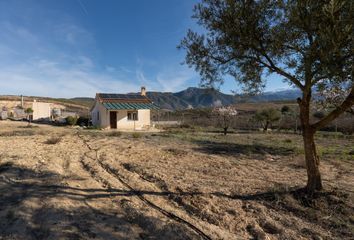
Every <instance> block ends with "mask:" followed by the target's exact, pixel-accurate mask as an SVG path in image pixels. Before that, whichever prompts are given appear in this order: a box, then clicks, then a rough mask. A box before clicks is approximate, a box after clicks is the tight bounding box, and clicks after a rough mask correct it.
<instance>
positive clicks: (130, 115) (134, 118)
mask: <svg viewBox="0 0 354 240" xmlns="http://www.w3.org/2000/svg"><path fill="white" fill-rule="evenodd" d="M128 120H129V121H137V120H138V112H128Z"/></svg>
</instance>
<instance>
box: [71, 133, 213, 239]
mask: <svg viewBox="0 0 354 240" xmlns="http://www.w3.org/2000/svg"><path fill="white" fill-rule="evenodd" d="M77 136H78V138H80V139H81V140H82V141H83V143H84V145H85V146H86V147H87V148H88V149H89V150H90V151H94V152H95V158H92V157H90V156H88V153H85V154H84V155H85V157H87V158H89V159H91V160H94V161H95V162H97V163H98V164H99V166H100V167H101V168H102V169H104V170H105V171H106V172H107V173H108V174H110V175H111V176H113V177H114V178H115V179H117V180H118V181H119V182H120V183H121V184H122V185H124V186H125V187H126V188H128V189H129V190H130V191H131V192H132V193H134V194H135V196H136V197H137V198H139V199H140V200H141V201H142V202H144V203H145V204H146V205H148V206H149V207H151V208H153V209H155V210H157V211H159V212H160V213H161V214H163V215H164V216H166V217H168V218H170V219H172V220H174V221H176V222H178V223H181V224H184V225H185V226H187V227H188V228H190V229H192V230H193V231H194V232H196V233H197V234H198V235H199V236H200V237H201V238H202V239H206V240H211V239H212V238H211V237H209V236H208V235H207V234H206V233H204V232H203V231H202V230H200V229H199V228H198V227H197V226H195V225H193V224H192V223H190V222H188V221H187V220H185V219H183V218H181V217H179V216H177V215H176V214H174V213H172V212H169V211H166V210H165V209H163V208H161V207H159V206H157V205H156V204H154V203H153V202H152V201H150V200H148V199H147V198H145V197H144V196H143V195H142V193H141V192H140V191H138V190H136V189H134V188H133V187H132V186H130V185H129V184H128V183H127V182H126V181H125V180H123V178H122V176H121V175H119V173H118V172H117V171H116V169H113V168H112V167H110V166H109V165H108V164H104V163H103V162H102V161H100V160H99V158H98V150H97V149H93V148H92V147H91V146H90V145H89V144H88V141H87V140H86V139H85V138H84V137H82V136H81V135H80V134H79V132H77ZM81 163H82V164H83V166H84V168H85V170H87V171H88V172H89V173H90V174H91V176H92V177H93V178H94V179H95V180H96V181H99V182H101V183H103V184H104V185H107V186H108V187H111V186H110V184H109V183H108V181H106V180H105V179H103V178H101V177H98V176H97V175H96V174H95V173H94V172H95V171H94V170H93V169H92V168H91V167H90V166H89V164H87V163H85V162H84V161H83V159H81Z"/></svg>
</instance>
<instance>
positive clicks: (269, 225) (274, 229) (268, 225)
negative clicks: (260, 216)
mask: <svg viewBox="0 0 354 240" xmlns="http://www.w3.org/2000/svg"><path fill="white" fill-rule="evenodd" d="M260 226H261V227H262V228H263V230H264V231H265V232H266V233H270V234H279V233H282V232H283V229H282V227H281V226H280V225H279V224H278V223H276V222H275V221H273V220H270V219H268V220H267V219H265V220H263V221H262V222H261V224H260Z"/></svg>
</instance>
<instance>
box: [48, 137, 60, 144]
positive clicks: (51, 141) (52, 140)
mask: <svg viewBox="0 0 354 240" xmlns="http://www.w3.org/2000/svg"><path fill="white" fill-rule="evenodd" d="M60 141H61V138H60V137H51V138H49V139H47V141H45V142H44V143H45V144H57V143H59V142H60Z"/></svg>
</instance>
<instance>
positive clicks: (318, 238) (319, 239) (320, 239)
mask: <svg viewBox="0 0 354 240" xmlns="http://www.w3.org/2000/svg"><path fill="white" fill-rule="evenodd" d="M312 239H313V240H323V238H322V237H321V236H319V235H314V236H312Z"/></svg>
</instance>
